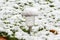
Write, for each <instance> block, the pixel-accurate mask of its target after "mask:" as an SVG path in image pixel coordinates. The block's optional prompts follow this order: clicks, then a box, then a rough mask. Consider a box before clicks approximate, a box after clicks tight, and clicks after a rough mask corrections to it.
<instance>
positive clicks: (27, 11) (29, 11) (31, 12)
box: [22, 7, 38, 16]
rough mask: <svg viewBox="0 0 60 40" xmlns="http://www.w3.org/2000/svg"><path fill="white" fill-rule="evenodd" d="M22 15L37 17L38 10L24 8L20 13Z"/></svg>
mask: <svg viewBox="0 0 60 40" xmlns="http://www.w3.org/2000/svg"><path fill="white" fill-rule="evenodd" d="M22 15H25V16H27V15H28V16H37V15H38V9H36V8H34V7H29V8H25V9H24V11H23V12H22Z"/></svg>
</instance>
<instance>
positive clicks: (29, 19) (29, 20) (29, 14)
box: [22, 7, 38, 31]
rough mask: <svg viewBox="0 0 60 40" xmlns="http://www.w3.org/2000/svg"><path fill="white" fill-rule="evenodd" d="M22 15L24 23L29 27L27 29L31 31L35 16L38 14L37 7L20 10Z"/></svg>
mask: <svg viewBox="0 0 60 40" xmlns="http://www.w3.org/2000/svg"><path fill="white" fill-rule="evenodd" d="M22 16H24V17H25V18H26V25H27V26H28V27H29V31H31V28H32V26H33V25H34V23H35V16H38V9H36V8H33V7H29V8H25V9H24V10H23V12H22Z"/></svg>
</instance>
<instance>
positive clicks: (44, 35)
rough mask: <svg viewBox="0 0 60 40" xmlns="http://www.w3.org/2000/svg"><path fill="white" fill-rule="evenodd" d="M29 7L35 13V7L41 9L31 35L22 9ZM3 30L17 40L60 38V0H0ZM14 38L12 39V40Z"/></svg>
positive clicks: (0, 24)
mask: <svg viewBox="0 0 60 40" xmlns="http://www.w3.org/2000/svg"><path fill="white" fill-rule="evenodd" d="M29 7H30V8H32V10H29V11H33V10H34V11H33V12H31V13H33V14H35V13H36V10H35V9H33V8H36V9H38V11H39V15H38V16H37V17H36V18H35V25H34V26H33V27H32V32H31V36H30V35H29V34H28V29H29V28H28V27H27V26H26V24H25V21H26V20H25V18H23V17H22V15H21V14H22V11H23V10H25V8H29ZM26 11H27V10H26ZM27 12H28V11H27ZM24 13H26V12H24ZM51 30H54V32H53V31H51ZM1 32H6V33H7V35H9V36H10V37H12V38H13V40H15V39H14V38H17V39H21V40H60V38H59V37H60V0H0V33H1ZM56 32H57V33H58V34H57V35H56V34H55V33H56ZM1 35H2V34H1ZM12 38H10V39H11V40H12ZM17 39H16V40H17Z"/></svg>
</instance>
